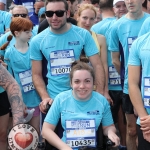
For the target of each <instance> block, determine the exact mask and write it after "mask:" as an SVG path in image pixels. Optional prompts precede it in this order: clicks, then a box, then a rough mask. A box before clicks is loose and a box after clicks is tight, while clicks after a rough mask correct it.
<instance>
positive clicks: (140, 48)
mask: <svg viewBox="0 0 150 150" xmlns="http://www.w3.org/2000/svg"><path fill="white" fill-rule="evenodd" d="M149 41H150V32H149V33H147V34H144V35H143V36H141V37H139V38H138V39H137V40H136V41H135V42H134V43H133V45H132V47H131V52H130V56H129V61H128V65H132V66H142V80H141V81H142V82H141V93H142V99H143V101H144V99H145V100H146V99H148V101H149V98H148V97H147V98H144V97H145V96H144V95H145V94H144V93H145V92H144V91H145V90H146V87H144V85H145V78H149V79H147V80H148V81H150V69H149V64H150V59H149V58H150V42H149ZM147 89H148V86H147ZM149 97H150V96H149ZM148 105H149V104H148ZM146 111H147V113H148V114H149V115H150V107H149V108H148V107H147V108H146ZM137 123H138V124H139V119H138V121H137Z"/></svg>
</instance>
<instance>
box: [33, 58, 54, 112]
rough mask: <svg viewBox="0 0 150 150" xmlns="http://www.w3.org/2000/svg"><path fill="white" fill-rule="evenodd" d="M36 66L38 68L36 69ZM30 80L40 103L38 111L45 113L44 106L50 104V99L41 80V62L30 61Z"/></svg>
mask: <svg viewBox="0 0 150 150" xmlns="http://www.w3.org/2000/svg"><path fill="white" fill-rule="evenodd" d="M37 66H38V67H37ZM32 80H33V84H34V86H35V89H36V90H37V92H38V93H39V95H40V97H41V99H42V102H41V103H40V110H41V111H42V112H43V113H45V110H46V104H47V103H49V104H51V103H52V99H51V98H50V96H49V95H48V93H47V91H46V85H45V83H44V80H43V76H42V61H35V60H32Z"/></svg>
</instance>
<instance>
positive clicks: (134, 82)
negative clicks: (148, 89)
mask: <svg viewBox="0 0 150 150" xmlns="http://www.w3.org/2000/svg"><path fill="white" fill-rule="evenodd" d="M140 68H141V67H140V66H131V65H129V66H128V79H129V81H128V83H129V95H130V99H131V101H132V104H133V106H134V108H135V110H136V112H137V114H138V116H139V117H140V118H141V117H144V116H147V112H146V110H145V108H144V105H143V101H142V96H141V92H140V88H139V82H140Z"/></svg>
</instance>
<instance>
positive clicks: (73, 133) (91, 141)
mask: <svg viewBox="0 0 150 150" xmlns="http://www.w3.org/2000/svg"><path fill="white" fill-rule="evenodd" d="M66 143H67V145H69V146H70V147H72V148H77V147H80V146H92V147H95V146H96V129H95V120H94V119H89V120H66Z"/></svg>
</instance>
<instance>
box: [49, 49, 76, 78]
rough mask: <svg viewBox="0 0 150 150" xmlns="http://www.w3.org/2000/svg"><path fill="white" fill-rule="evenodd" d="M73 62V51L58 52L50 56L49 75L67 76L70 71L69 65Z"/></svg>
mask: <svg viewBox="0 0 150 150" xmlns="http://www.w3.org/2000/svg"><path fill="white" fill-rule="evenodd" d="M74 60H75V57H74V51H73V50H59V51H54V52H51V54H50V68H51V75H52V76H57V75H64V74H69V73H70V71H71V63H72V62H73V61H74Z"/></svg>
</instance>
